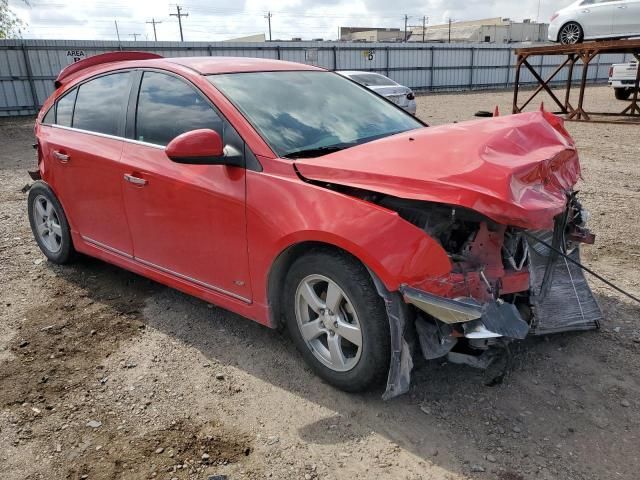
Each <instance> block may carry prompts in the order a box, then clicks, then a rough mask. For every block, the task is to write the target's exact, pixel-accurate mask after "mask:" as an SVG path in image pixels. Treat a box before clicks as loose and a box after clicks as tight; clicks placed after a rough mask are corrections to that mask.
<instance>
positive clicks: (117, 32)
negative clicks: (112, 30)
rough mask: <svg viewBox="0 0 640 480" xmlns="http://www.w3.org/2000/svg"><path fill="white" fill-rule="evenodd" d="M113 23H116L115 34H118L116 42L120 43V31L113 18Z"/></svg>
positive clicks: (116, 22)
mask: <svg viewBox="0 0 640 480" xmlns="http://www.w3.org/2000/svg"><path fill="white" fill-rule="evenodd" d="M113 23H115V24H116V35H117V36H118V43H120V32H119V31H118V21H117V20H114V21H113Z"/></svg>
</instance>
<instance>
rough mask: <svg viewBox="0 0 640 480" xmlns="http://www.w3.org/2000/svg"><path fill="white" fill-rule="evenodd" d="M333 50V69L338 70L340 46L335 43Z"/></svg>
mask: <svg viewBox="0 0 640 480" xmlns="http://www.w3.org/2000/svg"><path fill="white" fill-rule="evenodd" d="M332 50H333V70H334V71H336V70H338V48H337V47H336V46H335V45H334V46H333V47H332Z"/></svg>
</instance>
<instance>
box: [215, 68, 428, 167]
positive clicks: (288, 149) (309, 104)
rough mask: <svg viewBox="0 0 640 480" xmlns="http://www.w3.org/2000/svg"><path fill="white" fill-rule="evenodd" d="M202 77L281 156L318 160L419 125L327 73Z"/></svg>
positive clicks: (398, 111)
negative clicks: (332, 153)
mask: <svg viewBox="0 0 640 480" xmlns="http://www.w3.org/2000/svg"><path fill="white" fill-rule="evenodd" d="M208 78H209V81H210V82H211V83H213V85H214V86H215V87H216V88H218V89H219V90H220V91H221V92H222V93H223V94H224V95H225V96H226V97H227V98H228V99H229V100H230V101H231V102H232V103H233V104H234V105H235V106H236V107H237V108H238V109H239V110H240V111H241V112H242V113H243V114H244V116H245V117H246V118H247V120H248V121H249V122H250V123H251V124H252V125H253V126H254V127H255V129H256V130H257V131H258V132H259V133H260V135H262V137H263V138H264V139H265V141H266V142H267V143H268V144H269V145H270V146H271V148H272V149H273V150H274V151H275V152H276V153H277V154H278V155H280V156H281V157H286V156H288V157H291V158H296V157H301V156H320V155H324V154H326V153H330V152H332V151H336V150H340V149H343V148H348V147H350V146H354V145H358V144H361V143H365V142H368V141H371V140H375V139H377V138H382V137H386V136H389V135H393V134H396V133H400V132H406V131H407V130H412V129H415V128H420V127H423V126H424V125H423V124H422V123H420V122H419V121H418V120H416V119H415V118H413V116H411V115H409V114H407V113H405V112H404V111H402V110H400V109H399V108H396V107H394V106H393V105H392V104H390V103H389V102H387V101H386V100H384V99H382V98H380V97H379V96H378V95H376V94H374V93H372V92H370V91H369V90H367V89H366V88H363V87H361V86H359V85H357V84H355V83H353V82H350V81H349V80H347V79H345V78H343V77H341V76H340V75H337V74H334V73H331V72H322V71H294V72H251V73H233V74H224V75H211V76H209V77H208Z"/></svg>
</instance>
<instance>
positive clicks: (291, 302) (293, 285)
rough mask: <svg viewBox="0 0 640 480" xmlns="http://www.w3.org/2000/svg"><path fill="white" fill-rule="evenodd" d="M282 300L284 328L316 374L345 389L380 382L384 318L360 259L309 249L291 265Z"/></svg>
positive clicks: (386, 346)
mask: <svg viewBox="0 0 640 480" xmlns="http://www.w3.org/2000/svg"><path fill="white" fill-rule="evenodd" d="M283 301H284V302H285V308H286V320H287V328H288V330H289V333H290V335H291V337H292V338H293V340H294V342H295V344H296V347H297V348H298V350H299V351H300V352H301V354H302V356H303V357H304V359H305V361H306V362H307V363H308V364H309V366H310V367H311V368H312V369H313V371H314V372H315V373H316V374H317V375H318V376H320V377H321V378H323V379H324V380H325V381H327V382H328V383H330V384H331V385H333V386H335V387H337V388H340V389H341V390H345V391H348V392H360V391H364V390H368V389H370V388H372V387H374V386H377V385H380V384H381V383H382V382H383V380H384V379H385V378H386V375H387V372H388V370H389V358H390V332H389V322H388V320H387V315H386V310H385V306H384V302H383V300H382V298H381V297H380V296H379V295H378V293H377V292H376V289H375V286H374V285H373V281H372V280H371V276H370V275H369V272H368V271H367V270H366V268H365V267H364V266H363V265H362V264H361V263H359V262H358V261H357V260H355V259H354V258H352V257H350V256H348V255H346V254H342V253H337V252H332V251H328V250H317V251H313V252H310V253H308V254H306V255H304V256H302V257H300V258H298V259H297V260H296V261H295V262H294V263H293V265H292V266H291V269H290V270H289V273H288V275H287V278H286V281H285V288H284V298H283Z"/></svg>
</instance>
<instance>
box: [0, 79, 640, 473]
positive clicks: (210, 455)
mask: <svg viewBox="0 0 640 480" xmlns="http://www.w3.org/2000/svg"><path fill="white" fill-rule="evenodd" d="M541 98H543V97H541ZM589 100H590V102H592V103H589V104H588V107H593V106H595V107H598V108H600V107H601V106H602V107H604V108H603V109H616V108H618V106H620V105H618V103H619V102H616V101H615V100H614V99H613V92H612V91H611V90H610V89H608V88H606V87H594V88H591V89H590V91H589ZM418 103H419V109H418V115H419V116H420V117H421V118H423V119H424V120H426V121H427V122H429V123H432V124H440V123H446V122H452V121H463V120H466V119H470V118H472V116H473V113H474V112H475V111H477V110H493V108H494V106H495V105H496V104H497V105H499V106H500V110H501V111H502V112H505V113H506V112H508V111H509V110H510V103H511V95H510V94H509V93H508V92H497V93H496V92H481V93H469V94H439V95H429V96H422V97H419V99H418ZM545 103H546V104H547V105H550V102H549V99H546V100H545ZM568 129H569V130H570V131H571V133H572V134H573V135H574V136H575V138H576V140H577V143H578V145H579V148H580V151H581V156H582V163H583V177H584V181H583V182H581V184H580V185H579V188H580V190H581V191H582V193H581V197H582V199H583V201H584V203H585V205H586V207H587V208H589V209H590V210H591V212H592V214H593V216H592V220H591V227H592V229H593V230H594V231H595V233H596V234H597V236H598V238H597V245H596V246H594V247H590V248H587V249H586V253H585V260H586V263H587V264H588V265H589V266H591V267H593V268H594V269H595V270H596V271H598V272H600V273H601V274H603V275H605V276H607V277H609V278H610V279H612V280H614V281H616V282H617V283H618V284H619V285H620V286H622V287H624V288H626V289H629V290H630V291H633V292H635V293H636V294H639V293H640V274H639V270H640V269H639V268H638V267H640V248H639V245H640V240H639V239H640V227H639V223H638V221H637V214H638V211H639V210H640V146H639V145H638V142H637V136H638V127H637V126H628V125H624V126H619V125H588V124H578V123H569V124H568ZM0 141H1V144H2V146H3V152H2V156H1V157H0V204H1V205H2V211H1V213H0V279H1V282H2V287H1V289H2V290H1V292H2V294H1V302H2V303H1V305H2V308H1V309H0V465H2V472H3V475H2V477H3V478H4V479H25V478H26V479H45V478H46V479H50V478H56V479H57V478H61V479H63V478H69V479H79V478H89V479H94V478H95V479H117V478H132V479H149V478H162V479H173V478H177V479H186V478H190V479H206V478H208V477H209V476H211V475H216V474H217V475H227V476H228V478H229V479H232V480H233V479H257V478H274V479H312V478H320V479H342V478H350V479H353V478H398V479H461V478H474V479H476V478H477V479H499V480H524V479H527V480H528V479H543V480H544V479H598V480H602V479H636V478H638V470H639V469H640V458H639V456H640V449H639V448H638V445H639V444H640V439H639V434H640V409H639V407H640V373H639V372H640V357H639V356H638V353H639V352H640V327H639V325H638V321H639V320H640V308H639V307H638V306H637V305H634V304H632V303H631V302H630V301H629V300H628V299H626V298H624V297H622V296H620V295H618V294H616V293H615V292H613V291H611V290H610V289H608V288H605V287H603V286H602V285H601V284H599V283H596V282H595V281H594V282H592V286H593V288H594V291H595V293H596V296H597V298H598V300H599V301H600V303H601V305H602V308H603V310H604V313H605V317H606V321H605V322H604V325H603V328H602V329H601V330H600V331H598V332H586V333H573V334H562V335H556V336H550V337H548V338H535V339H530V340H527V341H525V342H522V343H519V344H517V346H516V347H515V348H514V364H513V367H512V368H511V369H510V371H509V373H508V375H507V377H506V378H505V380H504V382H503V383H502V384H500V385H497V386H494V387H486V386H484V384H483V382H482V373H480V372H478V371H475V370H472V369H470V368H468V367H463V366H457V365H451V364H448V363H446V362H442V361H440V362H430V363H424V364H422V365H420V366H419V368H418V369H417V371H416V372H415V374H414V382H413V386H412V388H411V391H410V392H409V393H408V394H407V395H405V396H403V397H401V398H398V399H395V400H393V401H390V402H388V403H385V402H382V401H381V400H380V392H374V393H370V394H366V395H348V394H344V393H342V392H339V391H336V390H334V389H333V388H331V387H329V386H327V385H325V384H323V383H322V382H321V381H320V380H318V379H317V378H316V377H315V376H314V375H313V374H312V373H311V372H310V371H309V369H307V368H306V367H305V365H304V364H303V363H302V361H301V358H300V356H299V355H298V354H297V353H296V351H295V349H294V348H293V346H292V345H291V342H290V341H289V340H288V338H287V337H286V336H285V335H282V334H280V333H278V332H276V331H271V330H268V329H266V328H264V327H261V326H259V325H257V324H255V323H252V322H249V321H247V320H244V319H242V318H241V317H238V316H237V315H234V314H231V313H229V312H227V311H224V310H221V309H218V308H216V307H214V306H212V305H208V304H207V303H205V302H202V301H199V300H196V299H194V298H190V297H188V296H186V295H183V294H180V293H178V292H176V291H173V290H171V289H169V288H166V287H164V286H162V285H159V284H157V283H154V282H151V281H149V280H146V279H144V278H142V277H139V276H137V275H134V274H131V273H128V272H125V271H123V270H120V269H118V268H115V267H112V266H110V265H107V264H105V263H102V262H100V261H97V260H92V259H88V258H83V259H81V260H79V261H78V262H77V263H75V264H74V265H71V266H67V267H58V266H55V265H51V264H49V263H48V262H47V261H46V260H45V259H44V257H43V255H42V254H41V253H40V252H39V250H38V248H37V247H36V244H35V242H34V241H33V239H32V236H31V232H30V229H29V225H28V221H27V216H26V195H25V194H24V193H22V192H21V188H22V187H23V186H24V185H25V184H27V183H28V182H29V178H28V177H27V175H26V173H25V169H26V168H27V167H28V166H30V165H31V164H32V162H33V151H32V149H31V147H30V144H31V143H32V141H33V139H32V119H20V120H4V121H2V122H0Z"/></svg>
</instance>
